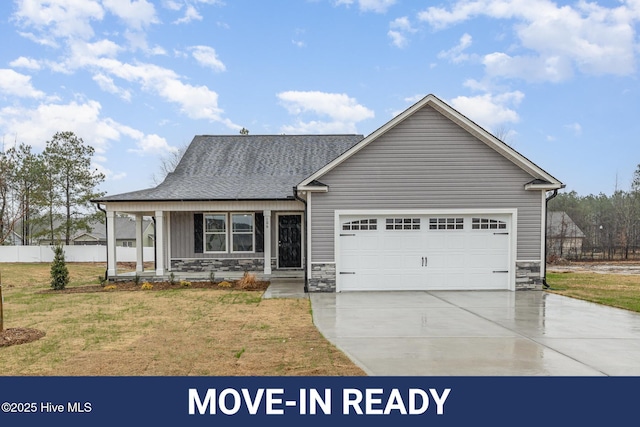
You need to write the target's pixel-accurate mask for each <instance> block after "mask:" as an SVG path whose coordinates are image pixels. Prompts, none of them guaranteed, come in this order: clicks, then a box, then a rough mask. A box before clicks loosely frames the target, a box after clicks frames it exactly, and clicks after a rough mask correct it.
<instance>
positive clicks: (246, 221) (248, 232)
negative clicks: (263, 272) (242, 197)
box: [231, 213, 253, 252]
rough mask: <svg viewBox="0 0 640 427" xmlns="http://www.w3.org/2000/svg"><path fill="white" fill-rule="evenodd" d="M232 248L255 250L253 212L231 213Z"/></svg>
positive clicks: (237, 250)
mask: <svg viewBox="0 0 640 427" xmlns="http://www.w3.org/2000/svg"><path fill="white" fill-rule="evenodd" d="M231 250H232V251H233V252H253V214H250V213H244V214H231Z"/></svg>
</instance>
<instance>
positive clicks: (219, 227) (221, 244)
mask: <svg viewBox="0 0 640 427" xmlns="http://www.w3.org/2000/svg"><path fill="white" fill-rule="evenodd" d="M204 250H205V252H226V251H227V215H226V214H205V215H204Z"/></svg>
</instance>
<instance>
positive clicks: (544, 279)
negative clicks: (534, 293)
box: [542, 189, 558, 289]
mask: <svg viewBox="0 0 640 427" xmlns="http://www.w3.org/2000/svg"><path fill="white" fill-rule="evenodd" d="M557 195H558V190H557V189H556V190H553V193H552V194H551V195H550V196H548V197H547V198H546V200H545V203H544V220H545V224H544V253H543V258H542V262H543V264H542V265H543V266H544V275H543V276H542V287H543V288H544V289H549V288H550V287H551V286H550V285H549V284H548V283H547V241H548V236H547V224H546V221H547V214H548V212H549V201H550V200H552V199H553V198H555V197H556V196H557Z"/></svg>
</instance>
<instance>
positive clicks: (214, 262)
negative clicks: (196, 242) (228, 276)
mask: <svg viewBox="0 0 640 427" xmlns="http://www.w3.org/2000/svg"><path fill="white" fill-rule="evenodd" d="M171 270H173V271H176V272H179V271H183V272H204V271H214V272H221V273H222V272H225V271H233V272H244V271H264V258H255V259H248V258H197V259H193V258H192V259H172V260H171Z"/></svg>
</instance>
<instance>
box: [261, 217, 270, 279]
mask: <svg viewBox="0 0 640 427" xmlns="http://www.w3.org/2000/svg"><path fill="white" fill-rule="evenodd" d="M262 214H263V215H264V274H265V275H267V274H271V211H263V213H262Z"/></svg>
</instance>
